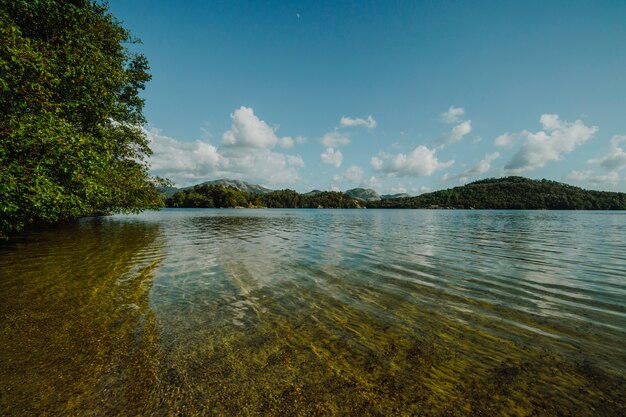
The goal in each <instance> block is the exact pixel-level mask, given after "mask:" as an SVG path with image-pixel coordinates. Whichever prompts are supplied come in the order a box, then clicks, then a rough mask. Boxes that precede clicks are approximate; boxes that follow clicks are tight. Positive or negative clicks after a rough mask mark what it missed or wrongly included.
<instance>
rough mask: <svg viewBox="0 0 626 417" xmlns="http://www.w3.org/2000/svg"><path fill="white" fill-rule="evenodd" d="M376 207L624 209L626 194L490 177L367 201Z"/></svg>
mask: <svg viewBox="0 0 626 417" xmlns="http://www.w3.org/2000/svg"><path fill="white" fill-rule="evenodd" d="M367 206H368V207H376V208H458V209H471V208H474V209H530V210H544V209H545V210H625V209H626V194H625V193H611V192H602V191H588V190H583V189H582V188H578V187H573V186H571V185H567V184H561V183H558V182H555V181H548V180H531V179H528V178H523V177H506V178H491V179H486V180H481V181H476V182H473V183H470V184H467V185H465V186H462V187H455V188H450V189H448V190H442V191H436V192H433V193H428V194H423V195H420V196H417V197H413V198H403V199H390V200H382V201H377V202H372V203H368V205H367Z"/></svg>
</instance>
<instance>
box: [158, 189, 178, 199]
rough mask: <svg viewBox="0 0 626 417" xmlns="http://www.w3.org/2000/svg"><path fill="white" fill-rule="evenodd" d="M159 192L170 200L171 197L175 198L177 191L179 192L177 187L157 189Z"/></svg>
mask: <svg viewBox="0 0 626 417" xmlns="http://www.w3.org/2000/svg"><path fill="white" fill-rule="evenodd" d="M157 190H158V191H159V192H160V193H163V194H165V198H170V197H171V196H173V195H174V194H175V193H176V191H178V188H176V187H157Z"/></svg>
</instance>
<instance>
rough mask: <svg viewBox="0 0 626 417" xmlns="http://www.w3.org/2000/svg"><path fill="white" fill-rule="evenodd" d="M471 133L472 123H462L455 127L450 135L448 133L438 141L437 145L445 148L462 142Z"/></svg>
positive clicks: (467, 121)
mask: <svg viewBox="0 0 626 417" xmlns="http://www.w3.org/2000/svg"><path fill="white" fill-rule="evenodd" d="M471 131H472V121H471V120H465V121H464V122H461V123H459V124H458V125H456V126H454V127H453V128H452V130H451V131H450V133H447V134H445V135H443V136H441V137H440V138H439V139H437V140H436V141H435V143H436V144H437V145H440V146H442V147H443V146H445V145H449V144H451V143H454V142H458V141H460V140H461V139H463V137H464V136H465V135H467V134H468V133H470V132H471Z"/></svg>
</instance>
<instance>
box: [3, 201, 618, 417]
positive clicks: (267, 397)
mask: <svg viewBox="0 0 626 417" xmlns="http://www.w3.org/2000/svg"><path fill="white" fill-rule="evenodd" d="M625 248H626V213H616V212H602V213H601V212H544V211H541V212H512V211H428V210H402V211H391V210H163V211H161V212H149V213H144V214H142V215H139V216H112V217H108V218H98V219H84V220H81V221H79V222H76V223H72V224H68V225H62V226H58V227H54V228H48V229H43V230H37V231H30V232H28V233H25V234H23V235H21V236H19V237H17V238H16V239H15V240H14V241H13V242H11V243H9V244H4V245H3V246H0V415H50V416H58V415H156V416H158V415H164V416H165V415H189V416H191V415H209V414H214V415H286V414H287V415H434V416H437V415H451V416H454V415H485V416H493V415H519V416H526V415H529V416H530V415H581V416H592V415H601V416H605V415H606V416H610V415H615V416H617V415H624V414H626V413H625V411H626V408H625V404H626V394H625V393H626V343H625V342H626V262H625V260H626V256H625V252H624V249H625Z"/></svg>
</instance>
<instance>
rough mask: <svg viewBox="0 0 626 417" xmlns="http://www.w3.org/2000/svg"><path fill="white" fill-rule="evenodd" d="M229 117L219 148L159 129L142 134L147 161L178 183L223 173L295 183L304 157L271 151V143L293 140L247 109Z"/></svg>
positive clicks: (154, 170) (266, 181)
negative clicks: (148, 153) (146, 145)
mask: <svg viewBox="0 0 626 417" xmlns="http://www.w3.org/2000/svg"><path fill="white" fill-rule="evenodd" d="M231 119H232V126H231V128H230V130H228V131H227V132H225V133H224V135H223V136H222V146H220V147H219V148H218V147H215V146H213V145H211V144H210V143H208V142H207V141H202V140H196V141H194V142H187V141H179V140H177V139H174V138H171V137H167V136H163V135H161V134H160V133H159V131H158V130H151V131H149V132H146V133H147V135H148V138H149V140H150V142H151V143H150V147H151V148H152V151H153V155H152V156H151V157H150V159H149V162H150V165H151V172H152V173H153V174H154V175H159V176H162V177H166V178H169V179H171V180H172V181H173V182H174V183H175V184H177V185H179V186H184V185H189V184H193V183H197V182H200V181H206V180H209V179H216V178H225V177H227V178H236V179H239V178H241V179H246V180H250V181H256V182H260V183H264V184H279V183H294V182H296V181H297V180H298V179H299V174H298V169H300V168H303V167H304V161H303V159H302V158H301V157H300V156H297V155H289V154H284V153H280V152H275V151H273V150H272V148H274V147H275V146H282V147H287V148H288V147H291V146H293V144H294V140H293V139H292V138H290V137H284V138H278V137H277V136H276V134H275V131H274V129H272V128H270V127H269V126H268V125H267V124H266V123H265V122H263V121H262V120H260V119H259V118H258V117H256V116H255V115H254V111H253V110H252V109H251V108H247V107H241V108H239V109H237V110H235V111H234V112H233V114H232V115H231Z"/></svg>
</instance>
